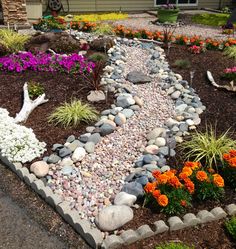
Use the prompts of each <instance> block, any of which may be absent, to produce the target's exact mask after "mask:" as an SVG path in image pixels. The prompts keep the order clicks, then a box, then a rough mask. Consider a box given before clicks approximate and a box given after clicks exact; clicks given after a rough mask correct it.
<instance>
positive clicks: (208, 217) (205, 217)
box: [197, 210, 215, 223]
mask: <svg viewBox="0 0 236 249" xmlns="http://www.w3.org/2000/svg"><path fill="white" fill-rule="evenodd" d="M197 218H199V219H201V223H207V222H210V221H213V220H215V216H214V215H213V214H212V213H210V212H209V211H207V210H201V211H199V212H198V213H197Z"/></svg>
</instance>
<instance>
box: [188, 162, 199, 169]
mask: <svg viewBox="0 0 236 249" xmlns="http://www.w3.org/2000/svg"><path fill="white" fill-rule="evenodd" d="M184 167H189V168H191V169H192V170H195V169H199V168H200V167H201V164H200V162H185V164H184Z"/></svg>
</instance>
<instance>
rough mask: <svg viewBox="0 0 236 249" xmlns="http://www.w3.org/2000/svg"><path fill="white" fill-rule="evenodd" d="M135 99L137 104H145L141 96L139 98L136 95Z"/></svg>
mask: <svg viewBox="0 0 236 249" xmlns="http://www.w3.org/2000/svg"><path fill="white" fill-rule="evenodd" d="M133 98H134V101H135V104H136V105H138V106H140V107H142V106H143V100H142V99H141V98H139V97H138V96H134V97H133Z"/></svg>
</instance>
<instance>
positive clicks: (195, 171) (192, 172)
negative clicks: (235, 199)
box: [179, 162, 224, 201]
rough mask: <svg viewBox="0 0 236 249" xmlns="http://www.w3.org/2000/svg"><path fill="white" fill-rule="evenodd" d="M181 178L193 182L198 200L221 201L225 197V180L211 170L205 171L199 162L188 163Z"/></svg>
mask: <svg viewBox="0 0 236 249" xmlns="http://www.w3.org/2000/svg"><path fill="white" fill-rule="evenodd" d="M179 178H180V179H181V180H183V181H184V182H187V181H189V179H190V180H191V182H193V184H194V189H195V190H194V198H196V199H198V200H201V201H204V200H207V199H208V200H209V199H210V200H212V199H213V200H219V199H220V198H222V197H223V194H224V179H223V178H222V177H221V176H220V175H219V174H216V173H215V171H214V170H213V169H211V168H209V169H208V171H207V170H204V169H203V168H202V167H201V164H200V163H199V162H186V163H185V164H184V167H183V169H182V171H181V173H180V174H179Z"/></svg>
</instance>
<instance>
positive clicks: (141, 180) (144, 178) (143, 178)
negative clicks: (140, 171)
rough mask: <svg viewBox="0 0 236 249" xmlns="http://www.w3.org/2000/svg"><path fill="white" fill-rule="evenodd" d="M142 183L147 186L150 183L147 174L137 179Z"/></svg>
mask: <svg viewBox="0 0 236 249" xmlns="http://www.w3.org/2000/svg"><path fill="white" fill-rule="evenodd" d="M135 181H136V182H138V183H140V184H141V185H142V186H145V185H146V184H147V183H148V178H147V177H146V176H141V177H139V178H137V179H136V180H135Z"/></svg>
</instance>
